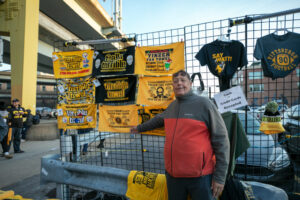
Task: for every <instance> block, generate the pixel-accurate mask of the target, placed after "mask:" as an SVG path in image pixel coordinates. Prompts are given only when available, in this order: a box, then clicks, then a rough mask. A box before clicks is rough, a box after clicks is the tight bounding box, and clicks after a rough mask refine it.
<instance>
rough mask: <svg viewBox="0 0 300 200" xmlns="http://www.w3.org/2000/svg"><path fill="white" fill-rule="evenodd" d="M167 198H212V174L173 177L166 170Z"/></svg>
mask: <svg viewBox="0 0 300 200" xmlns="http://www.w3.org/2000/svg"><path fill="white" fill-rule="evenodd" d="M166 178H167V187H168V198H169V200H187V197H188V194H189V195H190V196H191V198H192V200H198V199H201V200H213V199H214V198H213V196H212V189H211V181H212V175H206V176H201V177H196V178H175V177H172V176H170V175H169V174H168V173H167V172H166Z"/></svg>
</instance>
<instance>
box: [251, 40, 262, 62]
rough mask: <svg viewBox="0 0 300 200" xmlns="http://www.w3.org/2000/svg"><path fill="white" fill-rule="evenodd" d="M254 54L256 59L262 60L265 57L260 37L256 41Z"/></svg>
mask: <svg viewBox="0 0 300 200" xmlns="http://www.w3.org/2000/svg"><path fill="white" fill-rule="evenodd" d="M253 56H254V58H256V60H261V59H262V58H263V51H262V45H261V40H260V38H259V39H257V41H256V45H255V49H254V53H253Z"/></svg>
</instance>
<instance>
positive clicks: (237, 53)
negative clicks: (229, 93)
mask: <svg viewBox="0 0 300 200" xmlns="http://www.w3.org/2000/svg"><path fill="white" fill-rule="evenodd" d="M195 57H196V59H198V60H199V61H200V64H201V65H202V66H203V65H208V68H209V71H210V72H211V73H212V74H213V75H215V76H217V77H219V84H220V90H221V91H223V90H226V89H229V88H230V79H231V78H232V77H233V75H234V73H235V72H236V71H237V69H238V67H240V68H242V67H243V66H245V65H247V63H248V61H247V56H246V51H245V47H244V45H243V44H242V43H241V42H239V41H237V40H232V41H230V42H224V41H220V40H215V41H213V42H211V43H209V44H206V45H204V46H203V47H202V48H201V49H200V51H199V52H198V53H197V55H196V56H195Z"/></svg>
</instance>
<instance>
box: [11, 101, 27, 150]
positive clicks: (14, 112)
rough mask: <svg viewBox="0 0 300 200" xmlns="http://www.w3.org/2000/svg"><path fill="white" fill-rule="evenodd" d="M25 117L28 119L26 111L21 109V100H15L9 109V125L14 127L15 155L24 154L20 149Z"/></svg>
mask: <svg viewBox="0 0 300 200" xmlns="http://www.w3.org/2000/svg"><path fill="white" fill-rule="evenodd" d="M23 117H26V114H25V109H24V108H23V107H21V105H20V101H19V99H13V101H12V107H11V109H9V114H8V125H9V126H10V127H12V136H13V144H14V145H13V146H14V152H15V153H24V151H23V150H21V149H20V146H21V134H22V128H23Z"/></svg>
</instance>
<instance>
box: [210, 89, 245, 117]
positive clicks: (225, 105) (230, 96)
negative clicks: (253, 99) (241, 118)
mask: <svg viewBox="0 0 300 200" xmlns="http://www.w3.org/2000/svg"><path fill="white" fill-rule="evenodd" d="M214 98H215V101H216V103H217V106H218V110H219V112H220V113H224V112H228V111H231V110H234V109H237V108H240V107H242V106H246V105H248V103H247V100H246V98H245V95H244V93H243V90H242V88H241V87H240V86H236V87H232V88H230V89H228V90H225V91H222V92H220V93H218V94H216V95H215V96H214Z"/></svg>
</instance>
